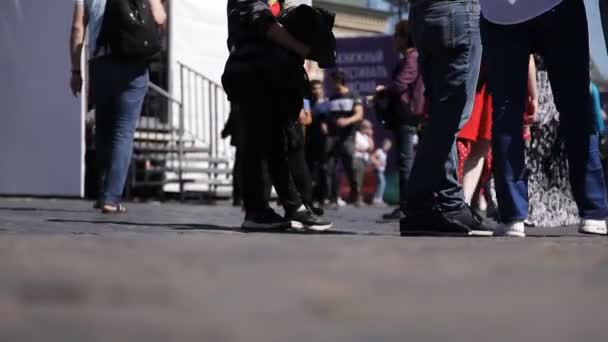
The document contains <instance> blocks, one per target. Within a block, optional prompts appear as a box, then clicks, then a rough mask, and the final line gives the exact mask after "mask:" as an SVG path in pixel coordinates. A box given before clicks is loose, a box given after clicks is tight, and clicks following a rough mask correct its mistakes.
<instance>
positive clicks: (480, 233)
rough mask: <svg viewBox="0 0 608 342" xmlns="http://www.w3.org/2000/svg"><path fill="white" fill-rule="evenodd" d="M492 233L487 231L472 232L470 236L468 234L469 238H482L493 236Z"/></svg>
mask: <svg viewBox="0 0 608 342" xmlns="http://www.w3.org/2000/svg"><path fill="white" fill-rule="evenodd" d="M493 235H494V232H493V231H487V230H472V231H471V234H469V236H483V237H489V236H493Z"/></svg>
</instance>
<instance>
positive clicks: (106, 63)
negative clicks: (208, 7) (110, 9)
mask: <svg viewBox="0 0 608 342" xmlns="http://www.w3.org/2000/svg"><path fill="white" fill-rule="evenodd" d="M140 2H141V3H140V5H141V6H143V8H146V7H145V6H146V4H147V3H149V9H150V10H151V13H146V14H150V15H151V16H152V17H153V20H154V21H155V22H156V24H157V25H163V24H164V23H165V21H166V18H167V16H166V13H165V10H164V8H163V5H162V3H161V1H160V0H140ZM105 11H106V0H75V7H74V15H73V21H72V34H71V38H70V56H71V64H72V76H71V81H70V87H71V89H72V92H73V93H74V95H75V96H77V95H78V94H80V92H81V91H82V85H83V72H82V69H81V57H82V52H83V51H82V50H83V46H84V44H85V36H88V47H89V51H88V56H89V61H88V67H89V75H90V92H91V93H90V98H91V101H92V105H93V106H94V107H95V146H96V148H97V169H98V171H97V175H98V183H99V195H98V199H97V202H96V205H95V207H96V208H100V209H101V210H102V212H104V213H108V214H109V213H123V212H125V211H126V209H125V207H124V206H123V205H122V204H121V203H120V202H121V199H122V196H123V192H124V188H125V183H126V180H127V174H128V172H129V165H130V162H131V155H132V153H133V139H134V134H135V129H136V126H137V122H138V121H139V116H140V114H141V109H142V106H143V102H144V98H145V96H146V93H147V91H148V82H149V74H148V64H147V61H146V60H145V59H143V58H126V57H125V56H123V55H122V54H120V53H119V52H118V51H112V50H111V49H110V48H109V46H106V45H104V44H103V43H109V41H107V39H106V41H104V40H103V39H100V35H102V34H105V35H108V34H109V31H108V30H110V29H111V28H109V27H107V26H106V25H104V19H106V18H105V17H106V13H105ZM142 23H143V22H142ZM113 24H114V25H116V23H113ZM85 33H86V34H85ZM105 38H108V37H105Z"/></svg>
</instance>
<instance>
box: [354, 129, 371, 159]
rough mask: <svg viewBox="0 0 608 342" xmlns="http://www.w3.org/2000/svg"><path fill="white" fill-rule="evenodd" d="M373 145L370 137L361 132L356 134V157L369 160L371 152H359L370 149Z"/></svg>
mask: <svg viewBox="0 0 608 342" xmlns="http://www.w3.org/2000/svg"><path fill="white" fill-rule="evenodd" d="M371 147H372V145H371V144H370V141H369V137H368V136H367V135H365V134H363V133H361V132H357V133H356V134H355V158H361V159H363V160H365V161H369V152H359V151H361V150H366V151H369V149H370V148H371Z"/></svg>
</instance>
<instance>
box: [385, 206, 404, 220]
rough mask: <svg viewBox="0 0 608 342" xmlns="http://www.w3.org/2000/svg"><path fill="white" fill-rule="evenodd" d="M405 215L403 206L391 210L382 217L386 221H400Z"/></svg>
mask: <svg viewBox="0 0 608 342" xmlns="http://www.w3.org/2000/svg"><path fill="white" fill-rule="evenodd" d="M404 217H405V214H403V210H401V208H397V209H395V210H393V211H391V212H390V213H386V214H384V215H382V219H383V220H384V221H399V220H401V219H402V218H404Z"/></svg>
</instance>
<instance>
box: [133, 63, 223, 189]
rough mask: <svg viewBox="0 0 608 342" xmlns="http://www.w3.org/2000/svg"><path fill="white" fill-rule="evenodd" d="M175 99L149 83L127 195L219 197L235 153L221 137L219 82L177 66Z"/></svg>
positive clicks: (183, 66) (221, 91) (221, 93)
mask: <svg viewBox="0 0 608 342" xmlns="http://www.w3.org/2000/svg"><path fill="white" fill-rule="evenodd" d="M178 66H179V71H180V72H179V84H180V88H179V89H180V94H179V96H173V95H172V94H170V93H168V92H167V91H165V90H164V89H162V88H160V87H159V86H157V85H155V84H151V85H150V93H149V95H148V97H147V99H146V104H145V106H144V110H143V115H142V118H141V121H140V123H139V127H138V130H137V132H136V134H135V144H134V153H133V161H132V163H131V178H130V184H129V194H146V195H147V196H153V197H160V198H161V199H162V198H164V197H165V195H167V194H177V195H178V196H179V198H180V199H185V198H189V197H193V196H195V197H202V196H205V197H222V196H225V195H227V194H229V193H230V192H231V188H232V165H233V162H234V152H233V151H232V148H231V147H230V145H229V143H228V142H227V141H223V140H222V139H221V130H222V127H223V125H224V123H225V122H226V120H227V119H228V115H229V111H230V105H229V103H228V101H227V98H226V95H225V93H224V90H223V89H222V87H221V86H220V85H219V84H216V83H215V82H213V81H212V80H210V79H208V78H206V77H205V76H203V75H202V74H200V73H198V72H197V71H195V70H193V69H192V68H190V67H188V66H186V65H184V64H181V63H179V64H178Z"/></svg>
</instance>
